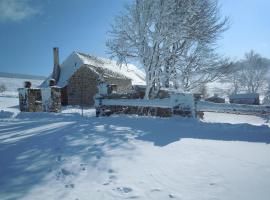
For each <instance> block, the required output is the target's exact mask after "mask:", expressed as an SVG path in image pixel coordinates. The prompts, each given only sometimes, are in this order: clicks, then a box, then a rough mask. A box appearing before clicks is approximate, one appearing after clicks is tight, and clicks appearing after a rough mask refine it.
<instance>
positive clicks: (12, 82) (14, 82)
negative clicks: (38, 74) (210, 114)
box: [0, 77, 43, 96]
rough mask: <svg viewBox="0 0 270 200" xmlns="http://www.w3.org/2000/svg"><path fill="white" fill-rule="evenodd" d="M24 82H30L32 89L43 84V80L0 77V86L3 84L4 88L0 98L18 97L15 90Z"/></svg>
mask: <svg viewBox="0 0 270 200" xmlns="http://www.w3.org/2000/svg"><path fill="white" fill-rule="evenodd" d="M25 81H31V83H32V87H37V86H39V85H40V84H41V83H42V82H43V80H35V79H24V78H23V79H21V78H7V77H0V85H2V84H3V85H5V87H6V91H5V92H3V93H0V96H18V94H17V93H18V92H17V89H18V88H20V87H23V85H24V82H25Z"/></svg>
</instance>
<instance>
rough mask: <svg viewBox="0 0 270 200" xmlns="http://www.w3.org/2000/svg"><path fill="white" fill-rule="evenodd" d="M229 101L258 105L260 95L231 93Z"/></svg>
mask: <svg viewBox="0 0 270 200" xmlns="http://www.w3.org/2000/svg"><path fill="white" fill-rule="evenodd" d="M229 99H230V103H236V104H249V105H259V104H260V95H259V94H257V93H249V94H232V95H230V96H229Z"/></svg>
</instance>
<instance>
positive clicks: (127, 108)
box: [95, 93, 195, 117]
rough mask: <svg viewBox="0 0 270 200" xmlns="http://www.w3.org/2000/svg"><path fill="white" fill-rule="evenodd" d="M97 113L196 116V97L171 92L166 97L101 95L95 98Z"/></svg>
mask: <svg viewBox="0 0 270 200" xmlns="http://www.w3.org/2000/svg"><path fill="white" fill-rule="evenodd" d="M95 106H96V109H97V115H99V114H100V113H101V114H102V112H104V111H105V110H109V111H111V112H112V113H115V112H123V113H126V114H150V115H155V116H162V117H168V116H171V115H173V114H176V115H185V116H191V117H195V106H194V98H193V95H192V94H189V93H171V94H170V97H169V98H164V99H151V100H146V99H109V98H106V97H102V96H99V97H97V98H96V100H95Z"/></svg>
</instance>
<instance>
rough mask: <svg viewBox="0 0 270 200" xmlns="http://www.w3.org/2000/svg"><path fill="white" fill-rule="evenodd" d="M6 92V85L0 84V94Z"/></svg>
mask: <svg viewBox="0 0 270 200" xmlns="http://www.w3.org/2000/svg"><path fill="white" fill-rule="evenodd" d="M6 90H7V87H6V85H5V84H3V83H2V84H0V93H1V92H5V91H6Z"/></svg>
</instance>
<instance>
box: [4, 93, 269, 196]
mask: <svg viewBox="0 0 270 200" xmlns="http://www.w3.org/2000/svg"><path fill="white" fill-rule="evenodd" d="M15 100H16V99H15V98H6V97H0V102H1V103H0V110H2V111H0V177H1V178H0V199H1V200H10V199H22V200H44V199H50V200H59V199H65V200H66V199H67V200H75V199H79V200H88V199H95V200H98V199H100V200H103V199H106V200H110V199H153V200H157V199H160V200H164V199H179V200H180V199H181V200H198V199H200V200H209V199H219V200H239V199H244V200H254V199H260V200H268V199H269V198H270V192H269V187H270V157H269V154H270V146H269V143H270V123H269V119H268V120H267V119H265V118H261V117H258V116H248V115H235V114H222V113H221V114H216V113H206V114H205V119H204V120H202V121H197V120H194V119H188V118H180V117H179V118H178V117H175V118H163V119H162V118H154V117H137V116H121V115H115V116H111V117H101V118H96V117H94V113H95V111H94V110H91V109H90V110H86V117H81V116H80V115H79V114H78V112H79V110H78V109H76V108H71V107H70V108H65V109H64V111H63V113H59V114H52V113H19V112H18V110H17V104H18V101H15Z"/></svg>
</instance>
